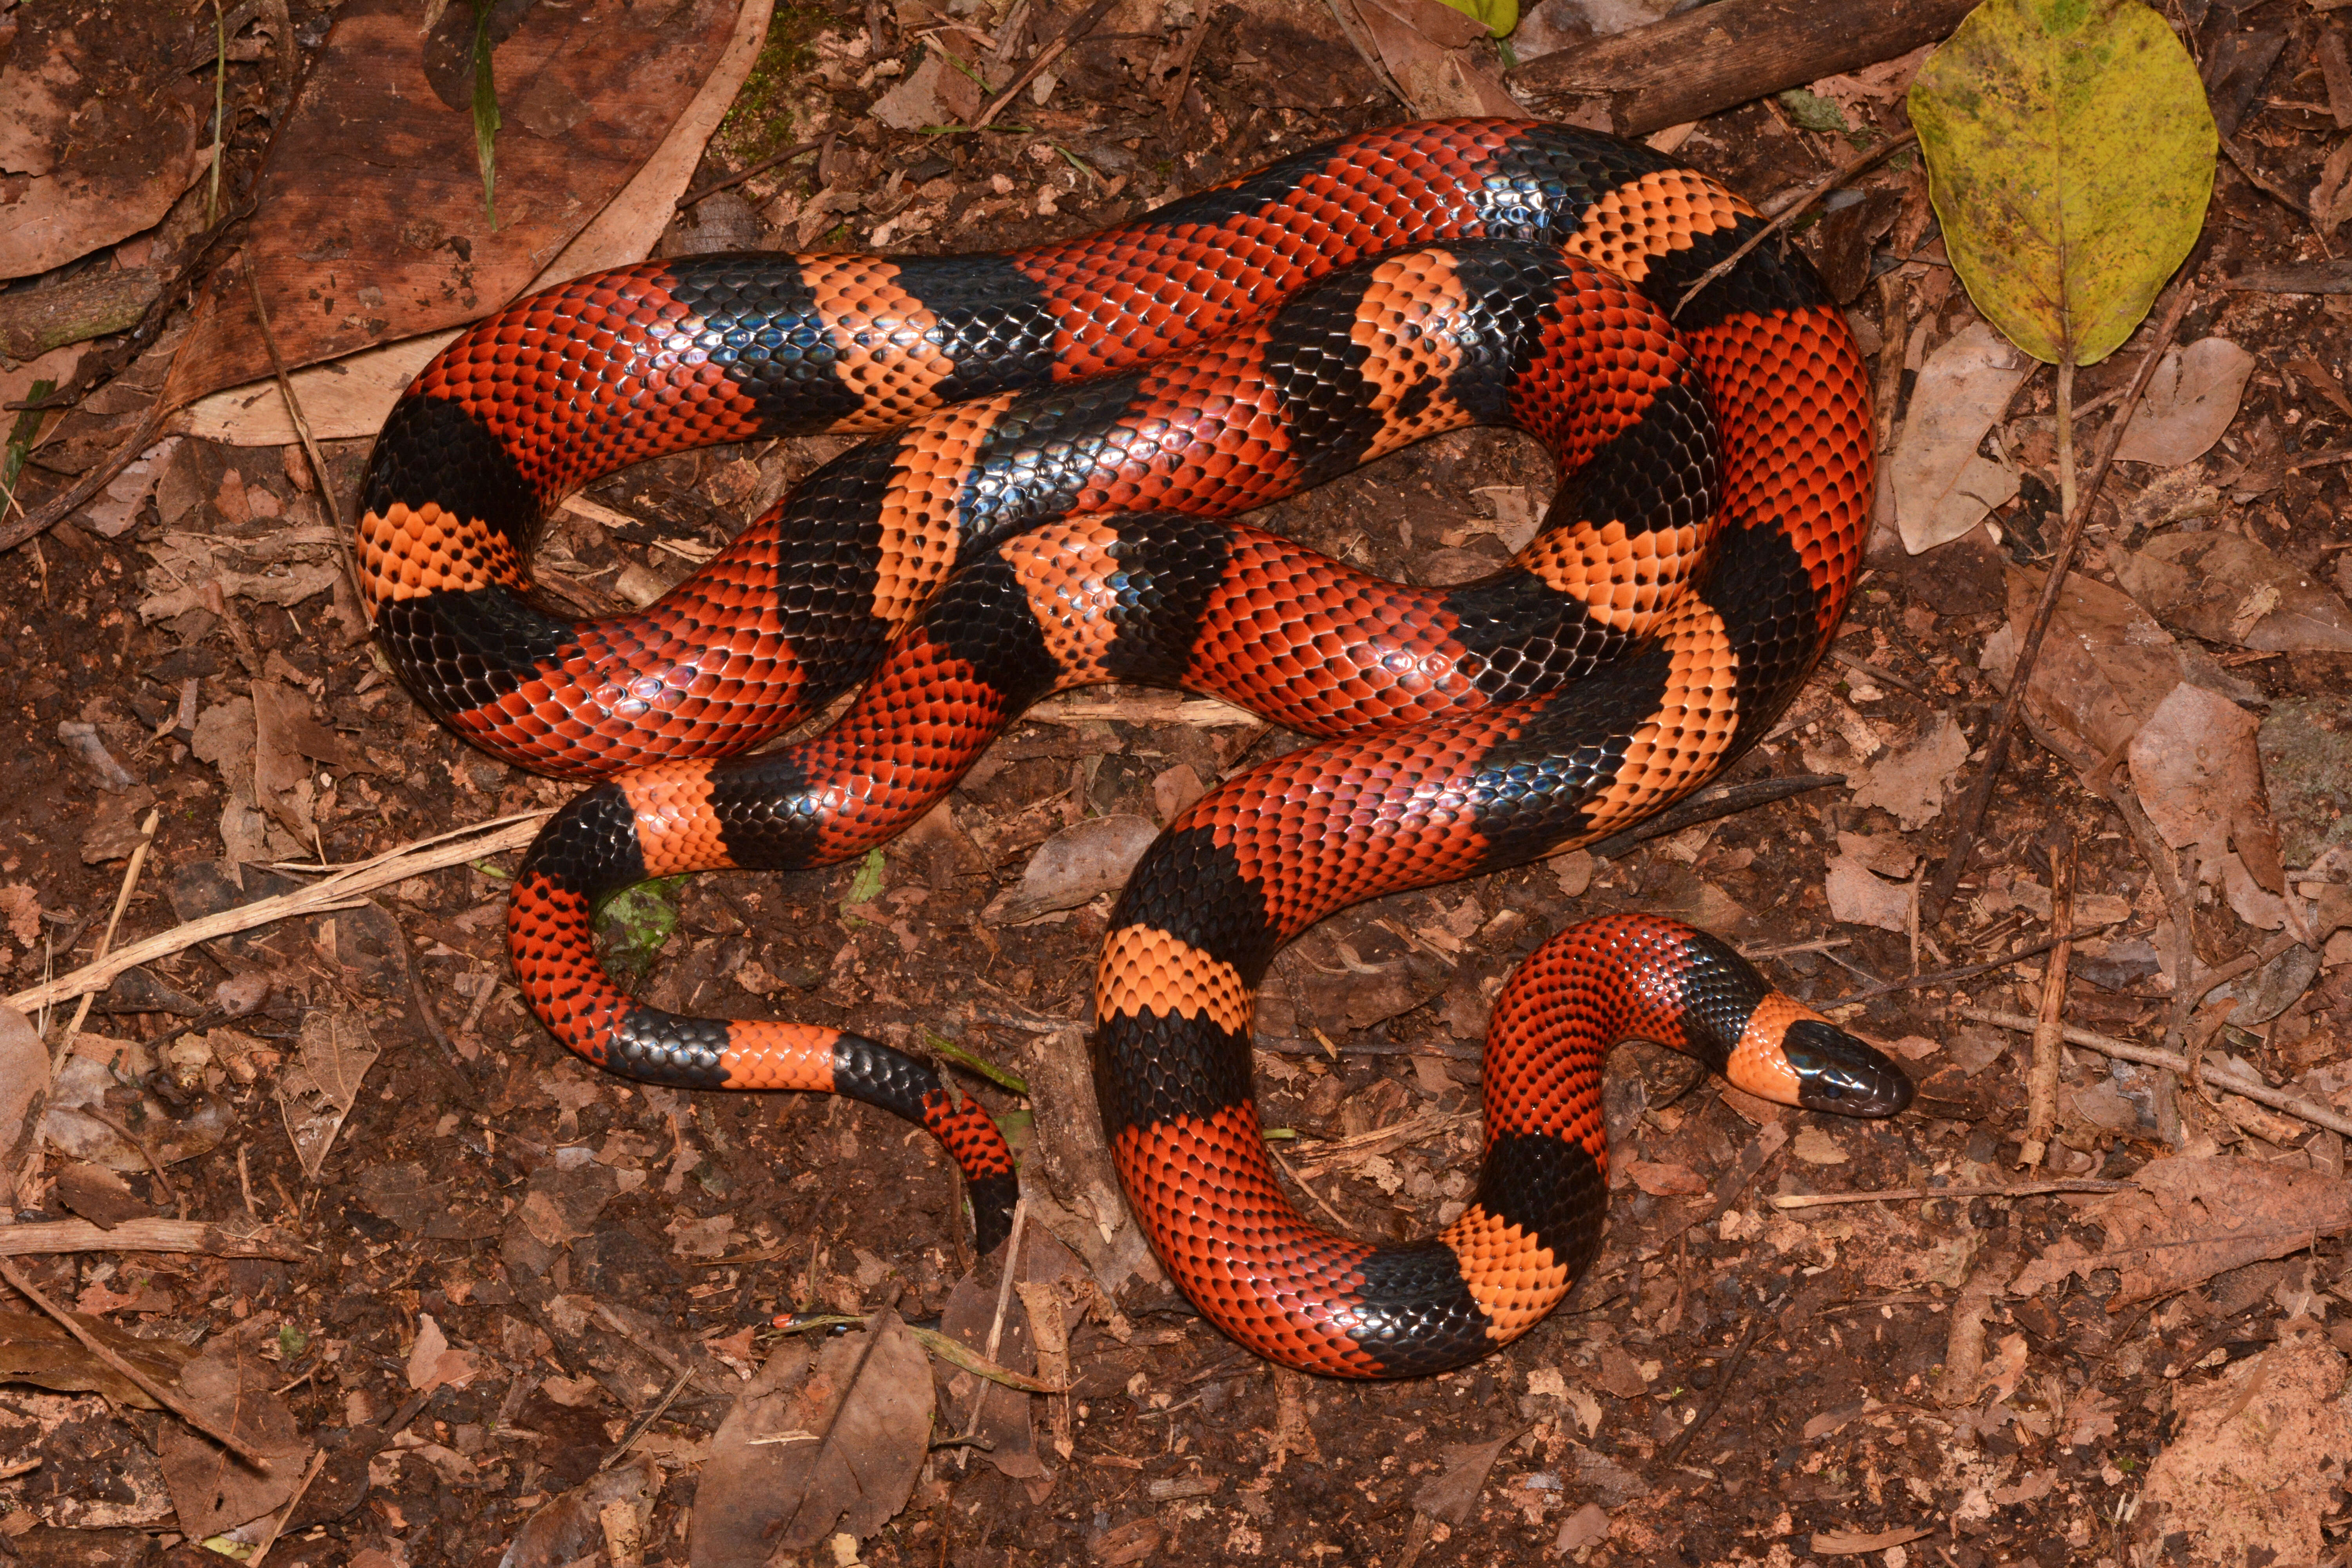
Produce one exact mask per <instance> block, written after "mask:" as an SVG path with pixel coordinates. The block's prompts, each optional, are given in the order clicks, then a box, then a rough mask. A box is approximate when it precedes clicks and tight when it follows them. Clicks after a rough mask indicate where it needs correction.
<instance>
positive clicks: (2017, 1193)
mask: <svg viewBox="0 0 2352 1568" xmlns="http://www.w3.org/2000/svg"><path fill="white" fill-rule="evenodd" d="M2133 1185H2134V1184H2133V1183H2131V1182H2105V1181H2100V1180H2097V1179H2096V1178H2094V1177H2089V1176H2084V1177H2060V1178H2053V1179H2051V1180H2046V1181H2033V1182H2019V1183H2017V1184H2015V1185H2013V1186H2002V1185H2001V1184H2000V1183H1998V1182H1987V1183H1981V1184H1976V1185H1973V1186H1964V1187H1890V1188H1887V1189H1886V1190H1885V1191H1884V1192H1876V1193H1780V1194H1776V1195H1775V1196H1774V1197H1773V1198H1772V1200H1771V1204H1772V1206H1773V1207H1774V1208H1776V1209H1815V1208H1822V1207H1824V1206H1826V1205H1831V1204H1898V1203H1909V1202H1911V1201H1913V1200H1915V1199H1926V1198H2024V1197H2033V1196H2037V1195H2039V1194H2043V1193H2120V1192H2123V1191H2125V1190H2126V1189H2127V1188H2129V1187H2131V1186H2133Z"/></svg>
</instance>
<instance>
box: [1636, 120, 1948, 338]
mask: <svg viewBox="0 0 2352 1568" xmlns="http://www.w3.org/2000/svg"><path fill="white" fill-rule="evenodd" d="M1918 140H1919V133H1918V132H1916V131H1906V132H1904V133H1903V134H1902V135H1900V136H1897V137H1896V138H1895V140H1894V141H1892V142H1881V143H1880V144H1879V145H1877V146H1875V147H1873V148H1870V149H1869V150H1868V151H1866V152H1862V153H1855V154H1854V155H1853V157H1851V158H1848V159H1847V160H1846V161H1845V162H1844V163H1840V164H1839V165H1838V166H1837V167H1836V168H1834V169H1832V170H1831V171H1830V172H1829V173H1828V174H1823V175H1822V177H1821V178H1820V179H1818V180H1815V181H1814V182H1813V183H1812V184H1810V185H1808V186H1806V187H1805V188H1804V189H1803V190H1801V191H1800V192H1798V193H1797V195H1795V196H1793V197H1790V198H1788V205H1785V206H1783V207H1782V208H1781V209H1780V211H1779V212H1778V213H1775V214H1774V215H1773V216H1772V219H1771V221H1770V222H1769V223H1767V224H1766V225H1765V226H1763V227H1762V228H1759V229H1758V230H1757V231H1756V232H1755V233H1754V234H1751V235H1749V236H1748V241H1747V243H1746V244H1744V245H1742V246H1741V247H1739V248H1738V249H1737V250H1735V251H1733V252H1732V253H1731V254H1730V255H1728V256H1727V257H1725V258H1723V259H1722V260H1720V261H1718V262H1717V263H1716V264H1715V265H1714V266H1712V267H1710V268H1707V269H1706V271H1704V272H1702V273H1700V274H1699V275H1698V281H1697V282H1696V283H1694V284H1692V285H1691V286H1690V287H1689V288H1687V289H1684V290H1683V297H1682V298H1681V299H1679V300H1675V308H1674V309H1673V310H1669V311H1667V312H1666V319H1667V320H1668V321H1672V320H1674V319H1675V317H1677V316H1679V315H1681V314H1682V313H1683V307H1684V306H1685V305H1687V304H1689V303H1690V302H1691V300H1692V298H1693V297H1694V296H1696V294H1697V293H1698V291H1699V290H1700V289H1704V288H1706V286H1707V285H1708V284H1710V283H1712V282H1714V281H1715V280H1716V279H1718V278H1720V277H1722V276H1723V275H1724V274H1725V273H1727V272H1728V271H1730V270H1731V269H1732V268H1735V267H1737V266H1738V265H1739V264H1740V262H1741V261H1743V260H1745V259H1746V258H1747V256H1748V252H1749V251H1751V250H1753V249H1755V248H1756V247H1758V246H1759V245H1761V244H1763V243H1764V242H1765V241H1766V240H1768V239H1769V238H1771V237H1773V236H1774V235H1776V234H1778V233H1780V231H1781V230H1782V229H1784V228H1786V227H1788V226H1790V224H1792V223H1794V222H1796V221H1797V218H1798V216H1799V215H1800V214H1801V213H1803V212H1804V210H1805V209H1806V208H1807V207H1809V206H1811V205H1813V204H1814V203H1815V202H1817V201H1819V200H1821V199H1822V196H1824V195H1827V194H1829V193H1830V192H1831V191H1832V190H1834V189H1836V188H1837V187H1838V186H1840V185H1842V184H1845V183H1846V182H1847V181H1848V180H1851V179H1853V177H1854V176H1855V175H1856V174H1861V173H1862V172H1863V171H1864V169H1867V168H1869V167H1870V166H1871V165H1872V164H1873V163H1877V162H1878V161H1879V160H1880V159H1881V158H1885V157H1886V156H1888V155H1889V154H1891V153H1899V152H1901V151H1902V150H1903V149H1904V148H1906V147H1908V146H1910V145H1911V143H1913V142H1916V141H1918Z"/></svg>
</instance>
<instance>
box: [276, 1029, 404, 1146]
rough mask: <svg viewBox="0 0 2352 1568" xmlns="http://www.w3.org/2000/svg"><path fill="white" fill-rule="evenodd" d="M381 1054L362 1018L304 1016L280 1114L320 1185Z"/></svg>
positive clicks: (281, 1092) (281, 1091)
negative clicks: (323, 1166)
mask: <svg viewBox="0 0 2352 1568" xmlns="http://www.w3.org/2000/svg"><path fill="white" fill-rule="evenodd" d="M381 1054H382V1053H381V1052H380V1051H378V1050H377V1049H376V1047H375V1044H374V1042H373V1040H372V1039H370V1038H369V1036H368V1029H367V1025H366V1024H365V1023H364V1022H362V1020H361V1018H360V1016H359V1015H358V1014H356V1013H331V1012H328V1011H326V1010H325V1009H323V1008H322V1009H317V1010H314V1011H312V1012H310V1013H308V1014H306V1015H304V1016H303V1019H302V1052H301V1055H300V1056H299V1058H297V1059H296V1060H295V1062H294V1063H293V1065H292V1066H290V1067H289V1068H287V1069H286V1073H285V1076H283V1077H282V1078H280V1079H278V1110H279V1111H280V1112H282V1113H283V1114H284V1116H285V1118H286V1135H287V1136H288V1137H289V1138H290V1139H292V1140H293V1141H294V1154H295V1158H297V1159H299V1161H301V1163H302V1172H303V1174H305V1175H307V1176H310V1177H311V1178H312V1179H313V1180H316V1179H317V1177H318V1174H319V1167H320V1165H321V1164H323V1163H325V1162H326V1158H327V1151H328V1149H330V1148H331V1147H332V1146H333V1143H334V1142H335V1134H336V1133H337V1132H338V1131H341V1129H342V1125H343V1118H344V1117H346V1116H348V1115H350V1114H351V1110H352V1102H353V1101H354V1100H357V1099H358V1098H359V1092H360V1080H361V1079H364V1078H366V1077H367V1071H368V1068H372V1067H373V1066H374V1065H375V1059H376V1058H377V1057H378V1056H380V1055H381Z"/></svg>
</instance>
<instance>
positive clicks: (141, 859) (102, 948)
mask: <svg viewBox="0 0 2352 1568" xmlns="http://www.w3.org/2000/svg"><path fill="white" fill-rule="evenodd" d="M162 820H163V813H162V812H161V811H156V810H151V811H149V812H148V813H147V820H146V821H144V822H142V823H141V824H140V825H139V847H137V848H135V849H133V850H131V864H130V865H128V866H125V867H124V868H122V886H121V888H119V889H116V890H115V894H114V912H113V913H112V914H110V915H109V916H107V917H106V931H104V933H103V934H101V935H100V937H99V939H98V947H97V949H96V950H95V951H94V952H91V953H90V955H89V956H90V962H91V963H97V962H98V961H99V960H100V959H102V958H104V957H105V956H106V950H107V949H108V948H110V947H112V946H113V945H114V931H115V928H116V927H118V926H120V925H121V923H122V911H123V910H127V909H129V908H130V907H131V889H133V888H136V887H137V886H138V885H139V873H140V871H141V870H142V869H143V868H145V866H146V864H147V851H148V850H150V849H152V848H153V847H155V825H156V824H157V823H158V822H161V821H162ZM97 1000H98V997H97V994H96V993H94V992H85V993H83V994H82V999H81V1005H79V1006H78V1007H76V1008H75V1009H74V1016H73V1022H72V1023H70V1024H68V1025H67V1026H66V1032H65V1036H64V1037H63V1038H62V1039H60V1040H59V1041H58V1054H57V1058H56V1060H55V1062H54V1063H53V1064H52V1067H51V1069H50V1070H52V1071H55V1070H56V1068H58V1067H61V1066H63V1065H64V1064H65V1062H66V1059H67V1058H69V1057H71V1056H72V1055H73V1046H74V1039H75V1037H77V1036H79V1034H80V1033H81V1026H82V1021H83V1020H84V1019H86V1018H88V1017H89V1009H90V1005H91V1004H92V1003H93V1002H95V1001H97ZM148 1159H149V1160H150V1162H151V1163H152V1160H153V1159H154V1156H153V1155H152V1154H151V1155H149V1156H148ZM155 1169H156V1173H157V1174H159V1175H160V1174H162V1173H163V1167H162V1166H161V1165H158V1166H156V1167H155ZM164 1185H165V1186H166V1187H167V1188H168V1187H169V1186H170V1183H168V1182H166V1183H165V1184H164Z"/></svg>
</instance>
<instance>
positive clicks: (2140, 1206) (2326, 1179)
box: [2009, 1154, 2352, 1308]
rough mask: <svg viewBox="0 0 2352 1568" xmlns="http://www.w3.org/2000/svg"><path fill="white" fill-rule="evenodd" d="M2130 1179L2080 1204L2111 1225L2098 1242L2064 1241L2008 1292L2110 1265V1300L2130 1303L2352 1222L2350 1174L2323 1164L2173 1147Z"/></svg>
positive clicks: (2305, 1243) (2351, 1226) (2291, 1248)
mask: <svg viewBox="0 0 2352 1568" xmlns="http://www.w3.org/2000/svg"><path fill="white" fill-rule="evenodd" d="M2133 1181H2134V1182H2135V1183H2137V1185H2138V1187H2139V1189H2140V1190H2139V1191H2137V1192H2132V1193H2116V1194H2113V1195H2112V1196H2108V1197H2103V1198H2099V1199H2097V1200H2095V1202H2093V1203H2092V1204H2091V1205H2089V1206H2088V1207H2087V1208H2086V1209H2085V1210H2084V1217H2085V1218H2087V1219H2089V1220H2091V1221H2092V1222H2093V1223H2095V1224H2096V1225H2098V1226H2101V1227H2102V1228H2103V1229H2104V1230H2105V1233H2106V1239H2105V1243H2104V1244H2103V1245H2102V1246H2101V1247H2099V1248H2098V1249H2097V1250H2096V1251H2092V1250H2089V1249H2088V1248H2085V1247H2082V1246H2080V1245H2078V1244H2076V1243H2073V1242H2067V1241H2061V1242H2059V1243H2057V1244H2056V1245H2055V1246H2053V1247H2050V1248H2049V1249H2047V1250H2046V1251H2044V1252H2043V1253H2042V1256H2041V1257H2039V1258H2035V1259H2034V1260H2033V1261H2032V1262H2030V1263H2028V1264H2027V1265H2026V1266H2025V1268H2023V1269H2021V1271H2020V1272H2019V1273H2018V1275H2017V1277H2016V1278H2015V1279H2012V1280H2011V1281H2010V1285H2009V1290H2010V1294H2011V1295H2013V1296H2032V1295H2035V1294H2038V1293H2039V1292H2040V1291H2042V1289H2045V1288H2046V1287H2048V1286H2050V1285H2053V1284H2055V1283H2056V1282H2058V1281H2059V1280H2062V1279H2065V1278H2066V1277H2067V1276H2068V1275H2069V1274H2081V1275H2084V1276H2085V1277H2087V1276H2089V1275H2090V1274H2092V1273H2094V1272H2095V1271H2097V1270H2099V1269H2102V1268H2112V1269H2115V1270H2116V1272H2117V1273H2118V1274H2119V1275H2120V1276H2121V1277H2122V1286H2121V1289H2118V1290H2117V1292H2116V1298H2115V1300H2114V1301H2113V1302H2111V1303H2110V1306H2111V1307H2116V1308H2120V1307H2126V1306H2130V1305H2132V1304H2134V1303H2136V1302H2139V1301H2146V1300H2152V1299H2153V1298H2155V1297H2158V1296H2162V1295H2167V1294H2169V1293H2170V1292H2172V1291H2175V1290H2183V1289H2188V1288H2189V1286H2192V1285H2195V1284H2198V1283H2200V1282H2201V1281H2203V1280H2206V1279H2211V1278H2212V1277H2213V1276H2214V1275H2216V1274H2220V1273H2221V1272H2223V1271H2224V1270H2227V1269H2231V1268H2240V1267H2242V1265H2245V1264H2248V1263H2255V1262H2259V1261H2261V1260H2262V1259H2263V1258H2284V1257H2285V1256H2286V1255H2287V1254H2289V1253H2291V1252H2295V1251H2298V1250H2300V1249H2301V1248H2304V1247H2309V1246H2310V1245H2311V1244H2312V1243H2313V1242H2314V1241H2315V1240H2316V1239H2317V1238H2319V1237H2324V1236H2335V1235H2336V1234H2338V1233H2340V1232H2342V1231H2345V1230H2352V1182H2347V1181H2345V1180H2344V1179H2342V1178H2340V1177H2336V1176H2329V1175H2326V1174H2323V1173H2320V1172H2317V1171H2308V1170H2289V1169H2287V1168H2285V1167H2284V1166H2280V1165H2273V1164H2267V1163H2263V1162H2262V1161H2259V1160H2247V1159H2238V1158H2233V1157H2231V1156H2227V1155H2210V1156H2201V1157H2200V1156H2195V1155H2179V1154H2175V1155H2166V1156H2163V1157H2161V1158H2159V1159H2155V1160H2151V1161H2149V1162H2148V1163H2147V1164H2146V1165H2144V1166H2142V1167H2141V1168H2140V1171H2139V1173H2138V1174H2137V1175H2136V1176H2135V1177H2133Z"/></svg>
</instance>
